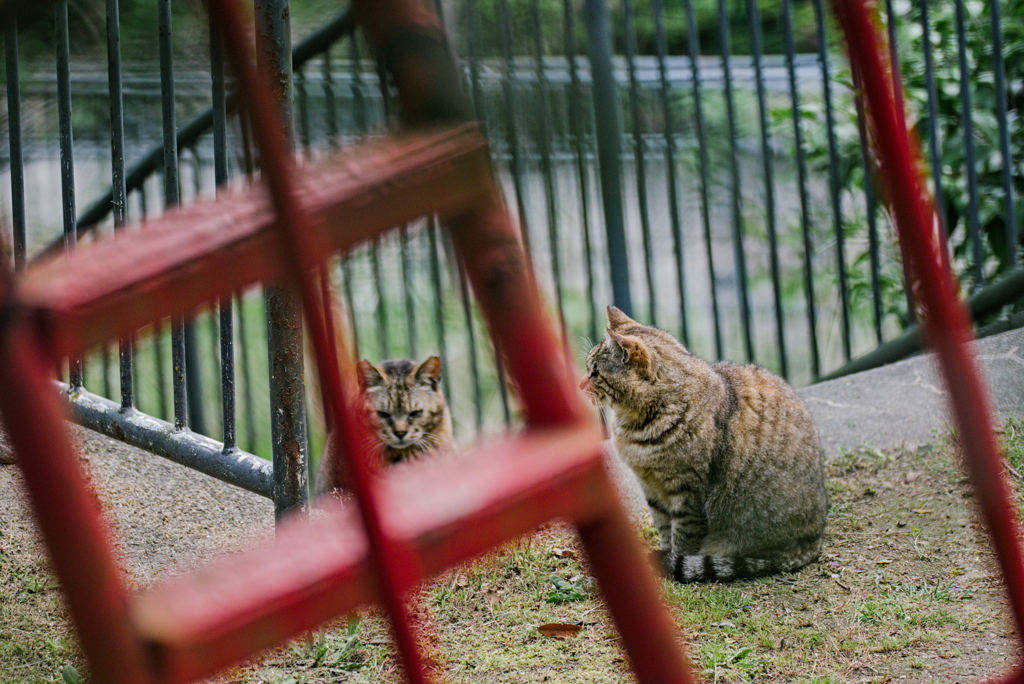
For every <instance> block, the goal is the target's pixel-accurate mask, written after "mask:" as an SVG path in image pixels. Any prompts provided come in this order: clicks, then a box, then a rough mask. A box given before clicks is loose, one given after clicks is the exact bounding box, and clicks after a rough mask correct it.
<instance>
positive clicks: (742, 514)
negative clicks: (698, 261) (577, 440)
mask: <svg viewBox="0 0 1024 684" xmlns="http://www.w3.org/2000/svg"><path fill="white" fill-rule="evenodd" d="M586 368H587V373H588V375H587V376H586V377H584V378H583V380H582V381H581V382H580V389H582V390H584V391H585V392H586V393H587V394H588V395H589V396H590V397H591V398H592V399H593V400H594V401H595V402H597V403H600V404H602V405H604V406H608V407H611V409H612V411H613V413H614V422H613V427H614V442H615V446H616V448H617V450H618V453H619V455H620V456H621V458H622V459H623V461H624V462H625V463H626V464H627V465H628V466H629V467H630V468H631V469H632V470H633V472H635V473H636V475H637V477H638V478H639V480H640V483H641V486H642V488H643V491H644V494H645V495H646V497H647V503H648V505H649V506H650V510H651V516H652V517H653V519H654V523H655V525H656V527H657V528H658V532H659V535H660V537H661V553H660V557H661V560H662V562H663V564H664V567H665V570H666V571H667V572H668V573H669V574H670V575H671V576H672V577H673V578H674V579H675V580H677V581H679V582H701V581H713V580H720V581H727V580H733V579H740V578H748V577H757V576H761V575H768V574H774V573H778V572H789V571H793V570H796V569H798V568H800V567H802V566H804V565H806V564H808V563H810V562H812V561H814V560H815V559H817V557H818V555H819V553H820V552H821V543H822V536H823V535H824V531H825V517H826V514H827V510H828V499H827V495H826V492H825V481H824V476H823V473H822V460H821V459H822V450H821V445H820V443H819V441H818V435H817V432H816V430H815V427H814V424H813V423H812V422H811V416H810V414H809V413H808V411H807V408H806V406H804V404H803V402H802V401H800V399H799V397H797V395H796V393H795V392H794V391H793V389H792V388H791V387H790V386H789V385H788V384H787V383H786V382H785V381H784V380H782V379H781V378H779V377H777V376H776V375H774V374H772V373H771V372H769V371H767V370H765V369H763V368H760V367H758V366H753V365H735V364H731V363H715V364H708V363H706V362H705V361H702V360H701V359H699V358H697V357H696V356H694V355H693V354H691V353H690V352H689V351H688V350H687V349H686V348H685V347H684V346H683V345H682V344H680V343H679V342H678V341H677V340H676V339H675V338H674V337H672V336H671V335H669V334H668V333H666V332H664V331H662V330H658V329H657V328H653V327H650V326H645V325H641V324H640V323H637V322H636V321H634V320H633V319H631V318H630V317H629V316H627V315H626V314H624V313H623V312H622V311H620V310H619V309H617V308H615V307H614V306H609V307H608V329H607V331H606V334H605V338H604V340H602V341H601V342H600V343H599V344H597V345H596V346H595V347H594V348H593V349H591V350H590V353H589V354H588V356H587V366H586Z"/></svg>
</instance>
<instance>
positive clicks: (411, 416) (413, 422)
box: [313, 356, 455, 496]
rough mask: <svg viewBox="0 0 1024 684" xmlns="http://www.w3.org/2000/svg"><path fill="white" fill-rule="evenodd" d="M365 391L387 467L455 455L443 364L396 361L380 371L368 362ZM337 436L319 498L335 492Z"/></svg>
mask: <svg viewBox="0 0 1024 684" xmlns="http://www.w3.org/2000/svg"><path fill="white" fill-rule="evenodd" d="M357 375H358V378H359V391H360V393H361V394H362V396H363V400H364V402H365V407H366V417H367V420H368V422H369V424H370V426H371V428H372V432H373V437H372V440H373V441H372V443H371V444H370V445H369V446H370V452H371V454H372V455H373V456H374V457H375V458H378V459H379V462H380V464H381V465H393V464H395V463H400V462H403V461H409V460H413V459H417V458H420V457H422V456H426V455H437V454H446V453H450V452H453V451H454V450H455V441H454V439H453V438H452V419H451V415H450V413H449V411H448V403H447V402H446V401H445V397H444V392H443V391H442V390H441V386H440V381H441V360H440V359H439V358H437V357H436V356H431V357H430V358H428V359H427V360H426V361H424V362H423V363H421V364H419V365H416V364H414V363H413V362H412V361H409V360H408V359H392V360H388V361H384V362H382V363H381V364H380V365H379V366H375V365H373V364H372V363H370V362H369V361H367V360H365V359H363V360H362V361H360V362H359V364H358V366H357ZM333 449H334V438H333V434H332V435H328V436H327V443H326V444H325V445H324V451H323V455H322V456H321V457H320V465H319V466H318V468H317V474H316V482H315V485H314V488H313V494H314V495H315V496H319V495H321V494H325V493H328V492H331V491H333V490H334V483H335V482H336V481H337V480H336V478H335V469H336V467H337V465H338V460H337V459H335V458H330V457H329V455H330V454H332V453H333Z"/></svg>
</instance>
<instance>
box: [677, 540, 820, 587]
mask: <svg viewBox="0 0 1024 684" xmlns="http://www.w3.org/2000/svg"><path fill="white" fill-rule="evenodd" d="M818 554H819V549H818V548H813V549H806V550H804V551H803V552H802V553H797V554H787V555H785V556H782V557H776V558H747V557H743V556H739V557H733V558H722V557H718V556H704V555H699V554H677V553H672V552H670V551H669V552H665V553H664V555H663V557H662V562H663V566H664V569H665V571H666V573H667V574H668V575H669V576H670V577H671V578H672V579H674V580H675V581H676V582H681V583H683V584H688V583H691V582H732V581H734V580H741V579H753V578H755V577H764V576H765V575H775V574H778V573H783V572H793V571H794V570H798V569H800V568H802V567H803V566H805V565H807V564H808V563H810V562H812V561H814V560H817V558H818Z"/></svg>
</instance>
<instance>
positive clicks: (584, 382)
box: [580, 375, 590, 392]
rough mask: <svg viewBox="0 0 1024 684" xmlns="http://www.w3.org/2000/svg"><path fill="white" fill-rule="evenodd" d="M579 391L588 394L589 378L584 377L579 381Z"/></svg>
mask: <svg viewBox="0 0 1024 684" xmlns="http://www.w3.org/2000/svg"><path fill="white" fill-rule="evenodd" d="M580 389H581V390H583V391H584V392H589V391H590V377H589V376H587V375H584V376H583V379H582V380H580Z"/></svg>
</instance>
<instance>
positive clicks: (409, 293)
mask: <svg viewBox="0 0 1024 684" xmlns="http://www.w3.org/2000/svg"><path fill="white" fill-rule="evenodd" d="M398 241H399V243H398V244H399V248H400V258H401V261H402V264H401V266H402V297H403V299H404V300H405V328H406V335H407V339H408V340H409V357H410V358H411V359H413V360H414V361H416V362H418V361H419V357H420V353H419V349H418V345H417V342H418V341H419V340H418V339H417V335H416V306H415V304H414V295H413V290H414V286H413V282H412V281H413V277H414V276H413V270H412V269H413V266H412V259H411V257H410V255H409V226H401V227H400V228H399V229H398Z"/></svg>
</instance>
